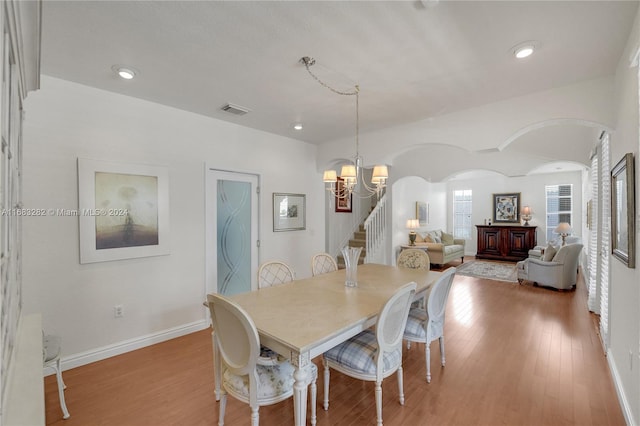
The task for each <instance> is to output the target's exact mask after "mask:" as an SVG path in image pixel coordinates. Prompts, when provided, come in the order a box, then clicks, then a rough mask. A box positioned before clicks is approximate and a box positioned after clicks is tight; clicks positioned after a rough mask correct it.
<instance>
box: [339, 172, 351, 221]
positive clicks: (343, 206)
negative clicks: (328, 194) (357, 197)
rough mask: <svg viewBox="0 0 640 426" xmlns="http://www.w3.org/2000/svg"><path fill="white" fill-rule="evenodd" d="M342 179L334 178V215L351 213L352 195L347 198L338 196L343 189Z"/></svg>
mask: <svg viewBox="0 0 640 426" xmlns="http://www.w3.org/2000/svg"><path fill="white" fill-rule="evenodd" d="M344 185H345V183H344V179H343V178H341V177H339V178H336V191H337V193H336V213H351V209H352V207H351V203H352V202H353V194H349V195H348V196H347V195H345V196H342V197H341V196H340V195H339V194H342V193H343V192H344V191H345V189H344Z"/></svg>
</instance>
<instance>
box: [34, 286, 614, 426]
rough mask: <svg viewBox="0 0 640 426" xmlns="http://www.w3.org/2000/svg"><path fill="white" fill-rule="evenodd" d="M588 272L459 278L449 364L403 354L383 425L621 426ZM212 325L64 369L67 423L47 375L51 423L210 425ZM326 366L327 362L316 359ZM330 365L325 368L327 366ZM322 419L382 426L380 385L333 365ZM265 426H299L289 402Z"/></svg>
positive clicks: (264, 414)
mask: <svg viewBox="0 0 640 426" xmlns="http://www.w3.org/2000/svg"><path fill="white" fill-rule="evenodd" d="M596 323H597V322H596V321H594V316H593V315H592V314H590V313H589V312H588V311H587V308H586V290H585V287H584V282H583V281H582V278H580V281H579V283H578V289H577V290H576V291H573V292H557V291H553V290H548V289H542V288H537V287H532V286H524V285H518V284H511V283H505V282H497V281H491V280H482V279H477V278H471V277H464V276H456V278H455V281H454V285H453V288H452V290H451V294H450V297H449V302H448V305H447V316H446V323H445V350H446V355H447V365H446V367H444V368H442V367H440V363H439V360H440V350H439V348H438V345H437V343H433V344H432V345H431V361H432V364H431V366H432V367H431V370H432V375H433V379H432V382H431V384H427V383H426V381H425V378H424V376H425V365H424V345H421V344H412V345H411V349H410V350H405V351H404V355H403V356H404V390H405V397H406V401H405V405H404V406H401V405H399V403H398V390H397V381H396V378H395V376H391V377H389V378H387V379H386V380H385V381H384V383H383V404H384V406H383V416H384V424H385V425H389V426H391V425H497V424H502V425H563V424H567V425H624V424H625V421H624V417H623V415H622V411H621V409H620V405H619V402H618V400H617V397H616V392H615V389H614V387H613V382H612V379H611V375H610V373H609V369H608V366H607V361H606V358H605V356H604V354H603V351H602V347H601V345H600V341H599V337H598V335H597V330H596V327H595V326H594V324H596ZM211 358H212V351H211V340H210V333H209V331H208V330H205V331H201V332H198V333H193V334H191V335H188V336H184V337H181V338H178V339H174V340H171V341H168V342H164V343H161V344H158V345H154V346H151V347H148V348H144V349H140V350H137V351H134V352H130V353H127V354H124V355H120V356H117V357H113V358H110V359H107V360H104V361H100V362H96V363H94V364H91V365H86V366H83V367H79V368H75V369H72V370H68V371H65V372H64V379H65V382H66V383H67V390H66V391H65V393H66V398H67V406H68V407H69V411H70V413H71V417H70V418H69V419H68V420H63V419H62V413H61V411H60V405H59V403H58V394H57V387H56V383H55V377H54V376H49V377H47V378H46V379H45V401H46V419H47V424H48V425H59V426H63V425H64V426H75V425H82V426H88V425H91V426H92V425H118V426H124V425H131V426H143V425H214V424H217V421H218V404H217V403H216V402H215V398H214V393H213V363H212V360H211ZM315 361H316V363H318V365H319V366H320V365H321V362H320V359H316V360H315ZM321 371H322V370H320V372H321ZM321 378H322V374H320V379H319V381H318V397H319V399H318V404H317V406H318V410H317V411H318V425H368V424H375V399H374V391H373V384H372V383H365V382H361V381H358V380H355V379H351V378H348V377H346V376H343V375H341V374H340V373H338V372H335V371H332V372H331V395H330V408H329V410H328V411H324V410H323V409H322V401H321V398H322V394H323V384H322V379H321ZM249 418H250V410H249V408H248V407H247V406H246V405H244V404H242V403H239V402H237V401H236V400H234V399H233V398H231V397H229V402H228V404H227V413H226V418H225V424H227V425H230V426H233V425H246V424H249V422H250V421H249ZM260 422H261V425H292V424H293V401H292V400H291V399H289V400H288V401H285V402H282V403H279V404H276V405H273V406H269V407H262V408H261V409H260Z"/></svg>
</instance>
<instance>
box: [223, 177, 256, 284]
mask: <svg viewBox="0 0 640 426" xmlns="http://www.w3.org/2000/svg"><path fill="white" fill-rule="evenodd" d="M217 186H218V188H217V189H218V191H217V192H218V202H217V205H218V209H217V210H218V211H217V212H216V213H217V227H218V232H217V234H218V238H217V242H216V244H217V249H218V250H217V251H218V292H219V293H221V294H226V295H232V294H237V293H243V292H247V291H251V184H250V183H247V182H237V181H231V180H222V179H220V180H218V185H217Z"/></svg>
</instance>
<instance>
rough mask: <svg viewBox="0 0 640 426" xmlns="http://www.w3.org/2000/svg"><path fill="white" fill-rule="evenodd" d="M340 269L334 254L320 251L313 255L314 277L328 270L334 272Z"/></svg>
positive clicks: (312, 267)
mask: <svg viewBox="0 0 640 426" xmlns="http://www.w3.org/2000/svg"><path fill="white" fill-rule="evenodd" d="M337 270H338V264H337V263H336V261H335V259H334V258H333V256H331V255H329V254H327V253H319V254H316V255H315V256H313V258H312V259H311V275H313V276H314V277H315V276H316V275H320V274H326V273H327V272H333V271H337Z"/></svg>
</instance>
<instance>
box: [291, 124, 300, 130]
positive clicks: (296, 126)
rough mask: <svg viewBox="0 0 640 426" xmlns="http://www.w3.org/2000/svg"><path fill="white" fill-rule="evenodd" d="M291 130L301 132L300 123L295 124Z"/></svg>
mask: <svg viewBox="0 0 640 426" xmlns="http://www.w3.org/2000/svg"><path fill="white" fill-rule="evenodd" d="M293 128H294V129H296V130H302V123H296V124H294V125H293Z"/></svg>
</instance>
